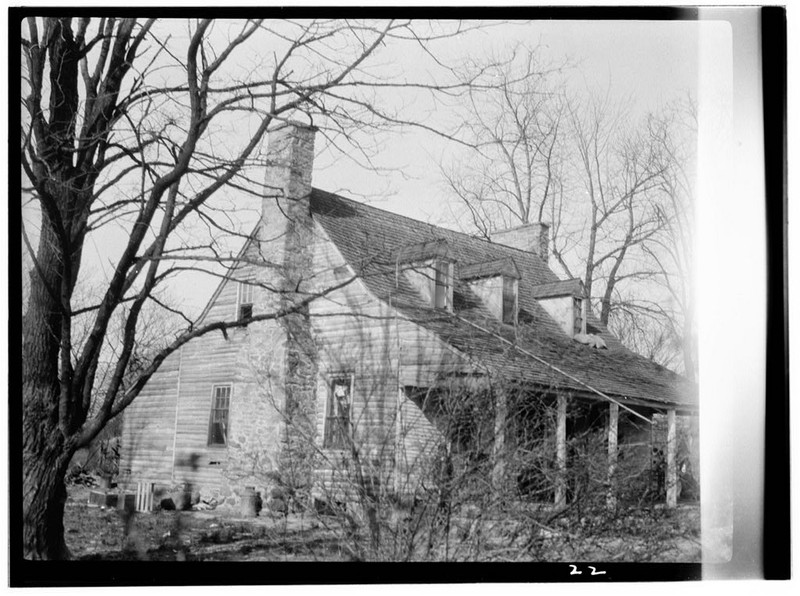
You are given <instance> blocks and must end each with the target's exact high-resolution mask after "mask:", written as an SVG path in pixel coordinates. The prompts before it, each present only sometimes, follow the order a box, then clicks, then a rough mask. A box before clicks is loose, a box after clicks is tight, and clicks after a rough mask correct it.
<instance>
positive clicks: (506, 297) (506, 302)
mask: <svg viewBox="0 0 800 596" xmlns="http://www.w3.org/2000/svg"><path fill="white" fill-rule="evenodd" d="M517 288H518V283H517V280H516V279H514V278H513V277H508V276H506V275H504V276H503V323H506V324H508V325H516V323H517Z"/></svg>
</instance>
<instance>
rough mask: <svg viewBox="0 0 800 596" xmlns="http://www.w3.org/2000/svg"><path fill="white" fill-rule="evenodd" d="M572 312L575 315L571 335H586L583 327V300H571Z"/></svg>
mask: <svg viewBox="0 0 800 596" xmlns="http://www.w3.org/2000/svg"><path fill="white" fill-rule="evenodd" d="M572 310H573V311H574V313H575V318H574V321H575V324H574V327H573V333H572V334H573V335H577V334H579V333H586V329H585V328H584V326H583V299H582V298H573V299H572Z"/></svg>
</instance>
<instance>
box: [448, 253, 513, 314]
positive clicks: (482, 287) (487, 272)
mask: <svg viewBox="0 0 800 596" xmlns="http://www.w3.org/2000/svg"><path fill="white" fill-rule="evenodd" d="M459 277H460V278H461V279H462V280H463V281H465V282H466V283H467V284H468V285H469V288H470V289H471V290H472V292H473V293H474V294H475V295H476V296H477V297H478V298H480V300H481V303H482V305H483V307H484V308H485V309H486V310H487V311H489V313H491V315H492V316H493V317H494V318H496V319H497V320H499V321H502V322H503V323H506V324H507V325H516V323H517V312H518V310H519V299H518V293H519V278H520V275H519V269H517V265H516V263H514V260H513V259H510V258H505V259H496V260H494V261H485V262H482V263H470V264H468V265H464V266H462V267H460V268H459Z"/></svg>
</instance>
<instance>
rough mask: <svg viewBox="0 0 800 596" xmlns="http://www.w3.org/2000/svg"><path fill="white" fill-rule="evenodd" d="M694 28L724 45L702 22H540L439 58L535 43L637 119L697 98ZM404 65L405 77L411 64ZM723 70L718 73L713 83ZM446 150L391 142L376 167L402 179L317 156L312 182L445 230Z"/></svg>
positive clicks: (481, 36) (411, 138)
mask: <svg viewBox="0 0 800 596" xmlns="http://www.w3.org/2000/svg"><path fill="white" fill-rule="evenodd" d="M701 31H703V35H704V36H710V37H711V38H712V39H710V40H709V43H711V44H712V45H717V44H718V43H721V44H723V45H724V43H725V38H724V31H720V30H719V27H717V26H714V25H713V24H710V23H699V22H688V21H687V22H683V21H680V22H671V21H670V22H652V21H651V22H641V21H635V22H628V21H625V22H618V21H547V22H531V23H526V24H520V25H516V26H515V25H508V26H502V27H495V28H490V29H489V30H486V31H482V32H477V33H474V34H472V35H470V36H467V37H465V38H464V39H463V40H462V41H461V42H460V43H455V42H454V43H451V44H448V47H446V48H444V52H443V53H444V54H445V56H446V57H450V56H452V57H453V58H454V59H455V58H456V57H457V56H459V55H461V56H463V55H464V54H465V53H467V54H469V55H473V56H474V55H475V52H476V51H477V52H481V53H482V54H484V55H490V54H492V53H500V52H502V51H503V50H504V49H505V50H507V49H508V48H510V47H512V46H513V45H514V44H516V43H521V42H525V43H528V44H532V45H539V46H540V47H541V50H542V53H543V56H546V57H549V59H550V60H552V61H554V62H558V61H560V60H563V59H564V58H568V59H569V60H570V62H571V63H573V64H574V67H573V68H571V69H569V70H568V71H567V73H566V75H567V80H568V88H569V89H571V90H573V91H576V92H582V91H583V90H584V89H585V88H589V89H604V88H606V87H608V88H610V90H611V94H612V96H616V97H618V98H620V100H623V99H625V100H628V101H630V104H631V107H632V113H633V114H634V115H642V114H644V113H645V112H647V111H648V110H655V109H657V108H658V107H659V106H660V105H663V104H664V103H666V102H668V101H669V100H671V99H675V98H676V97H679V96H681V95H684V94H685V93H690V94H692V96H693V97H697V94H698V87H699V81H698V64H699V55H698V48H699V42H698V40H699V37H700V32H701ZM476 48H478V49H477V50H476ZM440 49H441V48H440ZM728 51H729V49H728ZM407 68H409V69H410V70H411V71H412V72H413V65H409V66H407ZM725 72H726V71H725V69H721V70H720V71H719V73H720V78H723V77H724V76H725V74H724V73H725ZM724 84H725V82H724V81H723V80H719V81H717V80H713V79H712V80H709V79H706V80H705V81H704V85H706V86H708V87H714V88H716V87H719V86H722V85H724ZM453 150H454V147H453V146H452V145H451V144H448V143H446V142H445V141H443V140H441V139H439V138H436V137H434V136H433V135H430V134H419V133H418V134H407V135H404V136H403V137H401V138H397V137H395V138H392V139H391V140H390V141H388V142H387V147H386V150H385V151H384V152H383V154H382V155H381V162H382V163H385V164H387V165H389V166H394V167H396V168H398V167H401V168H402V175H401V174H400V173H395V174H390V175H388V176H387V175H386V174H381V175H380V176H376V175H375V174H373V173H371V172H359V173H358V174H354V173H353V172H352V171H351V170H350V169H349V168H347V167H343V164H342V162H341V160H339V159H337V160H336V162H335V163H336V165H335V167H330V166H329V165H328V164H329V161H328V159H327V158H328V156H325V155H321V156H320V157H319V158H318V164H319V166H320V168H319V169H318V170H317V171H315V178H314V185H315V186H318V187H320V188H323V189H325V190H330V191H333V192H336V191H339V190H342V189H353V190H355V191H356V192H358V193H359V194H365V195H370V194H372V195H373V197H375V198H374V199H373V200H374V201H376V202H377V204H379V205H380V206H381V207H382V208H385V209H388V210H390V211H395V212H398V213H402V214H403V215H407V216H410V217H415V218H418V219H423V220H426V221H434V222H436V223H440V224H443V225H452V223H453V222H452V221H449V222H448V210H447V209H446V208H445V202H446V200H447V197H446V196H443V190H444V186H443V183H442V178H441V175H440V172H439V167H438V164H439V162H440V161H442V159H443V157H446V156H447V155H448V154H449V152H452V151H453ZM333 159H335V158H333ZM387 178H388V180H387ZM376 191H377V193H376ZM376 194H377V196H376ZM381 194H385V195H386V196H381ZM418 197H424V198H425V200H418Z"/></svg>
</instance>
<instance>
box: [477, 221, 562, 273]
mask: <svg viewBox="0 0 800 596" xmlns="http://www.w3.org/2000/svg"><path fill="white" fill-rule="evenodd" d="M489 238H490V240H491V241H492V242H495V243H497V244H504V245H506V246H511V247H512V248H519V249H520V250H526V251H528V252H532V253H534V254H535V255H538V256H539V257H540V258H541V259H542V260H543V261H544V262H545V263H546V262H547V259H548V257H549V256H550V225H549V224H546V223H541V222H539V223H528V224H522V225H521V226H517V227H515V228H508V229H506V230H499V231H497V232H492V233H490V234H489Z"/></svg>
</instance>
